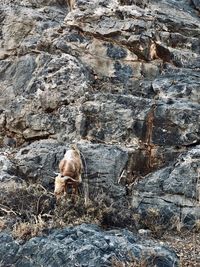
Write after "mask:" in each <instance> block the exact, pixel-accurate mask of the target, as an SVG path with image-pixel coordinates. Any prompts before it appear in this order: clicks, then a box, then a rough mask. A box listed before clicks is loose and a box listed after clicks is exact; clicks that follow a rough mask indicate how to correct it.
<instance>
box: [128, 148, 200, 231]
mask: <svg viewBox="0 0 200 267" xmlns="http://www.w3.org/2000/svg"><path fill="white" fill-rule="evenodd" d="M199 156H200V149H199V146H198V147H197V148H194V149H191V150H190V151H189V152H187V153H185V154H182V155H180V156H179V157H178V159H177V160H176V161H175V162H174V164H173V165H171V166H169V167H166V168H163V169H161V170H159V171H157V172H155V173H153V174H149V175H147V176H146V177H145V178H143V179H142V180H140V181H139V182H138V184H137V185H136V186H135V187H134V188H133V199H132V205H133V207H135V208H137V209H138V210H139V213H140V214H141V220H145V219H146V218H148V217H149V216H150V215H152V214H150V213H152V212H153V211H154V215H155V216H157V217H158V218H157V223H158V224H160V225H162V226H163V227H172V228H173V227H174V228H176V227H178V223H181V226H183V227H184V226H185V227H188V228H194V227H195V224H196V222H197V221H198V220H199V218H200V208H199V205H198V203H199ZM175 218H178V221H176V222H175V221H174V220H175ZM154 219H155V218H154Z"/></svg>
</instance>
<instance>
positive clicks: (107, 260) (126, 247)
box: [0, 224, 178, 267]
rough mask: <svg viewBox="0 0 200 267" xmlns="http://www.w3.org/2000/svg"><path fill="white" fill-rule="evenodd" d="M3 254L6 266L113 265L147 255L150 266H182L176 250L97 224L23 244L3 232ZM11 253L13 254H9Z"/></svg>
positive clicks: (3, 261) (1, 249) (62, 231)
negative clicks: (107, 229) (105, 229)
mask: <svg viewBox="0 0 200 267" xmlns="http://www.w3.org/2000/svg"><path fill="white" fill-rule="evenodd" d="M0 241H1V242H0V257H1V263H2V264H3V266H12V265H13V264H14V266H16V267H17V266H42V265H48V266H66V265H67V266H87V267H89V266H94V267H101V266H111V265H112V262H114V260H118V261H121V262H129V261H133V259H140V258H141V259H143V260H144V259H145V260H146V263H147V264H148V266H149V267H150V266H157V267H161V266H168V267H170V266H171V267H172V266H178V259H177V257H176V255H175V253H173V252H172V251H170V250H168V249H166V248H165V247H162V246H159V245H156V244H155V243H153V242H150V241H149V243H148V242H147V244H144V241H143V240H141V239H140V238H139V237H138V236H134V235H133V234H132V233H131V232H129V231H128V230H111V231H102V230H101V229H100V228H99V227H97V226H94V225H86V224H83V225H81V226H77V227H70V228H65V229H62V230H54V231H52V233H50V234H49V235H48V236H45V237H35V238H32V239H30V240H29V241H27V242H25V243H24V244H21V245H20V244H19V242H18V241H15V240H13V239H12V237H11V236H9V235H8V234H5V233H1V234H0ZM8 255H9V257H8Z"/></svg>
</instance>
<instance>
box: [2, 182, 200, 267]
mask: <svg viewBox="0 0 200 267" xmlns="http://www.w3.org/2000/svg"><path fill="white" fill-rule="evenodd" d="M143 218H144V217H143ZM83 222H86V223H95V224H98V225H101V226H102V227H104V228H106V229H110V228H128V229H129V230H132V231H135V230H137V229H138V228H139V226H140V227H143V228H144V229H150V230H151V236H149V237H150V238H152V239H156V240H157V241H159V242H160V241H161V242H162V244H163V245H169V247H173V248H174V250H175V251H176V252H177V254H178V255H179V256H180V259H181V266H182V267H184V266H199V265H198V260H200V250H199V248H200V243H199V240H200V233H199V228H200V227H199V225H200V223H199V221H197V222H196V227H195V228H194V229H192V230H190V231H188V232H187V230H186V229H184V228H181V227H180V226H181V222H179V221H177V218H173V219H172V220H171V221H170V222H169V224H168V226H169V225H170V224H171V228H170V229H169V228H168V229H164V228H163V227H162V222H163V221H162V218H161V216H160V214H159V211H158V210H156V209H153V208H151V209H149V210H148V212H147V214H146V218H145V219H143V221H142V220H141V216H140V215H139V214H137V213H136V212H135V210H133V209H132V208H131V207H130V204H129V202H128V201H127V200H125V199H120V200H119V201H118V202H117V203H115V202H114V201H113V200H112V199H110V198H109V197H107V196H106V195H103V194H101V195H100V194H99V195H97V196H96V197H95V199H94V200H90V201H89V203H88V205H87V206H85V204H84V196H83V194H79V196H76V201H75V202H74V201H73V199H71V198H70V197H68V198H66V197H63V198H62V199H61V200H60V201H59V202H57V203H56V200H55V197H54V195H53V193H52V192H50V191H48V190H47V189H46V188H44V187H43V186H42V185H40V184H26V183H22V184H21V185H20V186H11V187H7V188H6V189H5V188H4V190H2V191H1V193H0V230H4V231H9V232H12V234H13V236H14V237H15V238H17V239H23V240H27V239H29V238H31V237H34V236H38V235H43V234H48V231H49V230H50V229H52V228H62V227H65V226H72V225H78V224H80V223H83ZM144 238H146V237H144ZM112 266H113V267H124V266H127V267H133V266H134V267H145V266H148V264H147V263H146V262H145V260H142V259H141V260H136V259H131V261H130V262H120V260H118V259H113V261H112Z"/></svg>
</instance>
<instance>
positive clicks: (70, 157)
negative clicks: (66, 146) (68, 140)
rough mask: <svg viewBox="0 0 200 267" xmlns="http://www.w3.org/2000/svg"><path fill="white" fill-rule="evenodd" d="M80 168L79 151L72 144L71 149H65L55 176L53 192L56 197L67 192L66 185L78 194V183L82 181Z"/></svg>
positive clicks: (73, 192)
mask: <svg viewBox="0 0 200 267" xmlns="http://www.w3.org/2000/svg"><path fill="white" fill-rule="evenodd" d="M82 169H83V167H82V161H81V156H80V152H79V150H78V148H77V147H76V146H72V149H70V150H68V151H66V153H65V155H64V158H63V159H62V160H61V162H60V164H59V170H60V174H58V176H57V177H56V178H55V190H54V194H55V195H56V198H57V199H59V198H60V197H61V196H62V195H65V194H67V190H68V186H71V187H72V194H74V195H76V194H78V185H79V184H80V183H81V182H82V178H81V172H82Z"/></svg>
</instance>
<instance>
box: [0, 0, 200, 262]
mask: <svg viewBox="0 0 200 267" xmlns="http://www.w3.org/2000/svg"><path fill="white" fill-rule="evenodd" d="M1 2H2V4H1V7H0V35H1V41H0V146H1V148H0V152H1V155H0V166H1V169H0V181H1V185H2V188H3V189H4V190H3V191H2V192H1V197H2V198H3V199H4V198H5V196H6V194H7V191H8V190H10V188H13V186H14V187H15V188H18V187H20V186H21V183H22V182H24V181H26V182H27V183H30V182H31V183H36V184H38V183H40V184H41V185H42V186H43V187H44V188H46V189H47V190H50V191H52V188H53V180H52V177H54V172H57V171H58V163H59V161H60V159H61V158H62V156H63V154H64V151H65V150H66V149H67V148H68V147H69V144H70V143H72V142H76V143H77V144H78V147H79V149H80V151H81V153H82V155H83V156H84V158H85V177H86V176H87V177H88V180H89V192H90V198H91V199H92V200H93V199H95V197H96V196H97V195H98V194H104V195H107V197H109V198H110V199H112V202H114V203H120V200H124V201H128V202H129V204H131V207H130V209H129V213H130V212H131V216H132V215H133V214H135V215H137V216H138V218H139V219H138V220H137V223H136V222H135V219H134V224H136V226H137V227H136V228H137V229H138V228H141V227H145V228H150V229H151V230H153V231H156V229H162V230H163V229H164V230H166V229H172V228H173V229H179V230H180V229H182V228H187V229H190V230H191V229H194V228H195V229H196V228H197V226H198V225H199V220H200V208H199V201H200V182H199V174H200V166H199V165H200V163H199V162H200V127H199V125H200V70H199V69H200V19H199V11H200V2H199V1H197V0H195V1H194V0H191V1H189V0H179V1H174V0H159V1H157V0H119V1H117V0H107V1H104V0H95V1H94V0H91V1H90V0H77V1H76V5H75V8H74V9H73V10H72V11H70V10H69V7H68V5H67V1H64V0H45V1H36V0H21V1H19V0H7V1H6V0H2V1H1ZM86 167H87V168H86ZM8 185H9V186H8ZM121 202H122V201H121ZM2 203H4V206H2V207H1V210H0V214H1V215H2V216H3V215H5V214H7V215H8V213H9V212H10V213H11V214H12V212H16V211H15V210H13V209H12V207H11V206H9V212H8V210H7V208H8V207H7V206H6V208H5V201H4V202H2ZM117 205H118V204H117ZM120 205H121V204H119V207H120ZM5 209H6V210H7V212H6V211H5ZM11 210H12V211H11ZM10 213H9V214H10ZM13 214H14V213H13ZM18 215H19V214H18ZM37 215H38V214H37ZM19 217H20V216H19ZM150 224H153V225H154V226H156V228H155V227H153V228H152V227H151V226H150ZM125 226H128V225H125ZM88 227H90V226H88ZM66 231H67V230H66ZM102 235H103V234H102ZM2 238H3V240H5V242H11V241H6V240H8V239H9V238H10V237H9V238H8V237H2ZM7 238H8V239H7ZM9 240H10V239H9ZM32 242H36V243H37V242H39V239H36V241H32ZM44 242H47V241H44ZM52 242H54V241H52ZM29 245H30V244H27V246H29ZM23 249H25V248H24V247H23V248H22V250H23ZM154 252H155V251H154ZM115 255H116V253H115ZM134 255H135V254H134ZM15 260H16V259H15ZM5 262H6V260H5V259H3V263H4V264H5ZM30 262H31V261H30ZM30 262H29V264H31V263H30ZM169 262H170V261H169ZM8 264H10V263H8ZM19 264H21V263H19ZM37 264H38V265H37ZM37 264H35V265H34V266H40V264H43V263H41V262H40V261H38V262H37ZM81 264H82V265H81ZM95 264H97V263H94V266H97V265H95ZM152 264H157V265H156V266H174V265H172V264H173V262H172V263H169V264H168V265H161V263H160V265H159V261H158V263H155V262H154V263H152ZM170 264H171V265H170ZM3 266H5V265H3ZM27 266H33V265H27ZM52 266H56V265H52ZM59 266H64V265H62V264H61V263H59ZM80 266H87V265H84V263H80ZM91 266H93V265H91ZM98 266H104V265H103V263H102V262H101V263H99V265H98ZM106 266H107V265H106ZM148 266H150V265H148Z"/></svg>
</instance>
